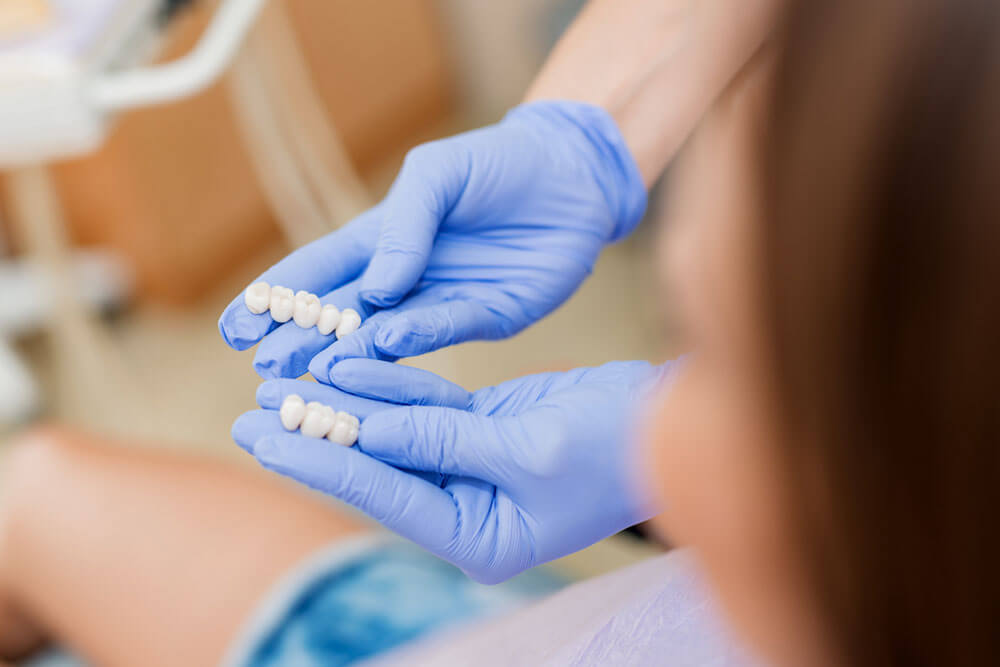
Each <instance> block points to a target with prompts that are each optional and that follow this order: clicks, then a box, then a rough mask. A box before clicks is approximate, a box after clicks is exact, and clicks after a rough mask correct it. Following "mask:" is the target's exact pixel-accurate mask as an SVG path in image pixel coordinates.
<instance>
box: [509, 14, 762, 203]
mask: <svg viewBox="0 0 1000 667" xmlns="http://www.w3.org/2000/svg"><path fill="white" fill-rule="evenodd" d="M779 3H780V0H592V2H591V3H590V4H589V5H588V6H587V8H586V9H585V10H584V11H583V13H582V14H581V15H580V17H579V18H578V19H577V20H576V22H575V23H574V24H573V25H572V26H571V27H570V29H569V30H568V31H567V33H566V35H565V36H564V37H563V38H562V40H560V42H559V44H558V45H557V46H556V48H555V50H554V51H553V53H552V55H551V56H550V57H549V60H548V62H547V63H546V65H545V67H544V68H543V69H542V71H541V73H540V74H539V75H538V78H537V79H536V80H535V82H534V84H532V86H531V88H530V89H529V91H528V94H527V96H526V98H525V101H534V100H543V99H567V100H576V101H580V102H588V103H590V104H594V105H597V106H600V107H603V108H604V109H606V110H607V111H608V112H609V113H610V114H611V115H612V117H614V119H615V120H616V121H617V122H618V126H619V127H620V128H621V131H622V134H623V135H624V136H625V140H626V142H627V143H628V145H629V148H630V149H631V150H632V154H633V155H634V156H635V158H636V161H637V162H638V164H639V169H640V171H641V172H642V175H643V179H644V180H645V182H646V184H647V185H650V184H651V183H652V182H653V181H655V180H656V179H657V178H658V177H659V175H660V174H661V173H662V171H663V170H664V168H665V167H666V166H667V164H668V163H669V161H670V160H671V159H672V158H673V156H674V155H675V154H676V153H677V151H678V150H679V149H680V147H681V146H682V145H683V144H684V142H685V140H686V139H687V137H688V135H689V134H690V133H691V132H692V131H693V130H694V128H695V126H696V125H697V124H698V122H699V120H700V119H701V117H702V116H703V115H704V114H705V113H706V112H707V111H708V109H709V107H711V105H712V103H713V102H714V101H715V99H716V98H717V97H718V96H719V95H720V94H721V93H722V91H723V90H724V89H725V88H726V87H727V86H728V85H729V83H730V82H731V81H732V80H733V79H734V78H735V77H736V75H737V74H738V73H739V71H740V70H741V69H742V68H743V66H744V65H745V64H746V63H747V62H748V61H749V60H750V59H751V57H752V56H753V55H754V53H756V52H757V50H758V49H759V48H760V46H761V44H763V42H764V41H765V39H766V37H767V35H768V32H769V29H770V27H771V25H772V22H773V20H774V16H775V13H776V10H777V8H778V7H779V6H780V5H779Z"/></svg>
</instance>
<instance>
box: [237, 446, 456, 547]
mask: <svg viewBox="0 0 1000 667" xmlns="http://www.w3.org/2000/svg"><path fill="white" fill-rule="evenodd" d="M254 456H255V457H256V458H257V460H258V461H259V462H260V464H261V465H262V466H264V467H265V468H267V469H268V470H271V471H273V472H276V473H278V474H280V475H284V476H285V477H290V478H291V479H294V480H295V481H297V482H300V483H302V484H305V485H306V486H308V487H310V488H312V489H315V490H317V491H320V492H321V493H325V494H327V495H329V496H333V497H334V498H337V499H339V500H342V501H344V502H345V503H347V504H348V505H351V506H353V507H356V508H357V509H359V510H361V511H362V512H364V513H365V514H367V515H368V516H370V517H371V518H373V519H374V520H376V521H378V522H379V523H381V524H382V525H384V526H385V527H386V528H388V529H389V530H392V531H394V532H396V533H398V534H399V535H401V536H403V537H405V538H407V539H409V540H412V541H413V542H416V543H417V544H419V545H420V546H422V547H424V548H425V549H427V550H428V551H431V552H432V553H435V554H437V555H443V554H444V553H445V551H446V549H447V546H448V544H449V542H450V540H451V539H452V538H453V536H454V534H455V530H456V525H457V522H458V514H457V510H456V508H455V503H454V501H453V500H452V498H451V496H449V495H448V494H447V493H446V492H445V491H443V490H442V489H441V488H440V487H438V486H435V485H433V484H431V483H429V482H428V481H426V480H424V479H422V478H420V477H417V476H415V475H413V474H410V473H407V472H404V471H402V470H399V469H397V468H394V467H392V466H390V465H388V464H386V463H382V462H381V461H378V460H376V459H373V458H372V457H370V456H368V455H367V454H364V453H362V452H361V451H359V450H357V449H355V448H348V447H341V446H339V445H334V444H331V443H330V442H327V441H325V440H318V439H310V438H306V437H304V436H302V435H299V434H294V433H281V434H275V435H270V436H267V437H264V438H262V439H261V440H260V441H258V442H257V444H256V446H255V447H254ZM428 517H434V520H433V521H429V520H428Z"/></svg>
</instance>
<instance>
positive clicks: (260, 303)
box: [243, 281, 271, 315]
mask: <svg viewBox="0 0 1000 667" xmlns="http://www.w3.org/2000/svg"><path fill="white" fill-rule="evenodd" d="M243 302H244V303H246V305H247V310H249V311H250V312H251V313H253V314H254V315H260V314H261V313H266V312H267V310H268V308H270V307H271V286H270V285H268V284H267V283H265V282H263V281H262V282H259V283H254V284H253V285H251V286H250V287H248V288H247V291H246V292H244V293H243Z"/></svg>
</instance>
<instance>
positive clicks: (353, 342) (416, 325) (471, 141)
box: [220, 102, 646, 382]
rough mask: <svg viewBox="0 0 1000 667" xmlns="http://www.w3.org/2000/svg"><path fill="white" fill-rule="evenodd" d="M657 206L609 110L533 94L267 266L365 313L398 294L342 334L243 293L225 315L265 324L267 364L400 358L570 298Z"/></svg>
mask: <svg viewBox="0 0 1000 667" xmlns="http://www.w3.org/2000/svg"><path fill="white" fill-rule="evenodd" d="M645 207H646V190H645V187H644V185H643V182H642V178H641V175H640V174H639V171H638V168H637V167H636V165H635V162H634V160H633V159H632V157H631V155H630V154H629V152H628V149H627V147H626V146H625V143H624V140H623V139H622V137H621V135H620V133H619V131H618V129H617V127H616V126H615V123H614V121H613V120H612V119H611V118H610V117H609V116H608V115H607V113H605V112H604V111H603V110H601V109H599V108H598V107H593V106H590V105H585V104H579V103H574V102H536V103H532V104H527V105H523V106H520V107H517V108H516V109H514V110H513V111H511V112H510V113H509V114H508V115H507V117H506V118H505V119H504V120H503V121H502V122H500V123H499V124H497V125H494V126H491V127H487V128H484V129H480V130H476V131H473V132H468V133H466V134H461V135H458V136H456V137H451V138H449V139H443V140H441V141H435V142H432V143H429V144H425V145H423V146H420V147H418V148H416V149H414V150H413V151H411V153H410V154H409V156H408V157H407V159H406V162H405V163H404V165H403V168H402V170H401V171H400V173H399V176H398V178H397V179H396V182H395V184H394V185H393V187H392V190H391V191H390V193H389V195H388V196H387V197H386V199H385V200H384V201H383V202H382V203H381V204H380V205H379V206H377V207H376V208H375V209H372V210H371V211H369V212H368V213H366V214H364V215H362V216H361V217H360V218H359V219H357V220H355V221H354V222H353V223H351V224H350V225H348V226H347V227H346V228H345V229H344V230H342V231H338V232H335V233H333V234H330V235H329V236H326V237H324V238H322V239H320V240H319V241H316V242H315V243H313V244H311V245H309V246H306V247H305V248H302V249H301V250H299V251H297V252H295V253H293V254H292V255H290V256H289V257H288V258H286V259H285V260H283V261H282V262H280V263H279V264H278V265H276V266H275V267H273V268H272V269H271V270H269V271H268V272H266V273H265V274H264V275H263V276H261V278H260V279H261V280H265V281H267V282H268V283H270V284H272V285H273V284H280V285H284V286H286V287H291V288H292V289H293V290H299V289H305V290H307V291H310V292H313V293H316V294H318V295H320V297H321V300H323V301H324V302H329V303H334V304H335V305H337V306H338V307H341V308H344V307H352V308H356V309H358V310H359V312H361V313H362V314H363V315H365V316H368V315H369V314H371V313H372V312H373V311H374V310H375V309H376V308H385V307H388V306H393V305H397V307H395V308H391V309H389V310H383V311H381V312H377V313H375V314H374V315H373V316H371V317H368V319H367V320H366V322H365V323H364V324H363V325H362V327H361V329H360V330H359V331H357V332H356V333H354V334H353V335H351V336H350V337H348V338H345V339H344V340H343V341H338V342H334V343H332V344H331V339H329V338H327V337H324V336H321V335H319V334H318V333H317V332H316V331H315V330H312V331H304V330H302V329H299V328H298V327H296V326H295V325H294V324H286V325H284V326H279V327H275V325H274V323H273V322H271V321H270V318H269V317H268V316H267V314H264V315H253V314H251V313H250V312H249V311H248V310H247V309H246V308H245V307H244V305H243V302H242V295H241V296H240V297H237V299H236V300H235V301H234V302H233V303H232V304H231V305H230V306H229V308H227V310H226V311H225V313H223V316H222V319H221V321H220V329H221V331H222V335H223V337H224V338H225V339H226V341H227V342H228V343H229V344H230V345H231V346H233V347H235V348H236V349H246V348H248V347H250V346H252V345H254V344H255V343H257V342H258V341H260V340H261V339H262V338H263V342H262V343H261V346H260V348H259V349H258V352H257V358H256V361H255V367H256V368H257V370H258V372H260V373H261V375H263V376H264V377H269V378H273V377H279V376H280V377H298V376H299V375H302V374H303V373H304V372H305V371H306V370H307V367H308V370H309V371H311V372H312V374H313V375H314V376H315V377H316V379H318V380H319V381H320V382H328V381H329V370H330V368H331V367H332V366H333V365H334V364H335V363H336V362H337V361H340V360H341V359H345V358H350V357H372V358H377V359H384V360H395V359H398V358H400V357H406V356H413V355H418V354H423V353H425V352H430V351H432V350H435V349H438V348H441V347H445V346H448V345H453V344H456V343H460V342H463V341H467V340H474V339H498V338H504V337H507V336H511V335H513V334H515V333H517V332H518V331H520V330H521V329H524V328H525V327H527V326H528V325H530V324H532V323H534V322H535V321H537V320H538V319H540V318H542V317H543V316H545V315H546V314H548V313H549V312H551V311H552V310H553V309H554V308H556V307H557V306H559V305H560V304H561V303H562V302H563V301H565V300H566V299H567V298H568V297H569V296H570V295H571V294H572V293H573V292H574V291H575V290H576V288H577V287H578V286H579V285H580V283H581V282H582V281H583V280H584V279H585V278H586V276H587V275H588V274H589V273H590V271H591V269H592V267H593V265H594V262H595V260H596V259H597V256H598V254H599V253H600V251H601V249H602V248H603V247H604V246H605V244H607V243H609V242H610V241H613V240H616V239H618V238H620V237H622V236H624V235H625V234H626V233H628V232H629V231H630V230H631V229H632V228H633V227H634V226H635V225H636V224H637V223H638V222H639V219H640V218H641V217H642V214H643V212H644V210H645ZM337 289H339V290H340V291H339V292H338V293H337V294H336V295H333V294H328V293H329V292H331V291H333V290H337ZM404 297H405V298H404ZM361 304H364V307H361ZM267 334H270V335H267ZM265 335H267V337H266V338H265ZM310 360H311V363H310Z"/></svg>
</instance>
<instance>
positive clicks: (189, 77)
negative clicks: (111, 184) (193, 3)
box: [0, 0, 266, 168]
mask: <svg viewBox="0 0 1000 667" xmlns="http://www.w3.org/2000/svg"><path fill="white" fill-rule="evenodd" d="M265 2H266V0H224V1H223V2H222V4H221V5H220V6H219V8H218V10H217V12H216V14H215V18H214V19H213V21H212V23H211V25H210V26H209V27H208V29H207V30H206V31H205V34H204V35H203V37H202V39H201V41H200V42H199V44H198V45H197V46H196V47H195V49H194V50H193V51H192V52H191V53H190V54H188V55H187V56H185V57H183V58H181V59H179V60H177V61H174V62H170V63H166V64H162V65H154V66H146V67H139V66H138V65H139V64H140V63H142V62H144V61H146V60H148V59H149V58H150V57H151V56H152V55H153V53H154V51H155V47H156V46H157V43H158V41H159V34H160V23H161V21H162V17H163V15H164V10H165V6H166V5H165V4H164V2H163V1H162V0H127V1H126V0H88V2H78V1H75V0H48V2H47V3H46V4H47V5H48V6H49V7H50V10H49V14H48V18H47V21H46V23H44V24H43V25H41V26H39V27H35V28H29V29H28V30H26V31H25V32H24V34H23V35H18V36H15V35H13V34H12V33H11V32H10V31H8V32H7V33H6V36H5V37H3V38H0V167H2V168H10V167H16V166H20V165H24V164H38V163H43V162H48V161H51V160H54V159H59V158H65V157H69V156H73V155H79V154H83V153H86V152H89V151H92V150H94V149H95V148H97V147H98V146H100V144H101V143H102V141H103V140H104V137H105V135H106V134H107V131H108V129H109V124H110V119H111V117H112V116H113V114H115V113H116V112H120V111H124V110H127V109H133V108H136V107H142V106H150V105H155V104H163V103H166V102H171V101H173V100H177V99H181V98H183V97H187V96H189V95H193V94H195V93H197V92H199V91H200V90H202V89H203V88H205V87H206V86H208V85H209V84H211V83H212V82H213V81H215V80H216V79H217V78H218V77H219V76H220V75H221V74H222V73H223V71H225V69H226V67H227V66H228V64H229V62H230V61H231V60H232V58H233V56H234V55H235V54H236V50H237V48H238V47H239V45H240V43H241V42H242V40H243V37H244V36H245V35H246V33H247V31H248V30H249V29H250V27H251V26H252V25H253V22H254V20H255V19H256V17H257V15H258V14H259V13H260V10H261V9H262V8H263V6H264V3H265Z"/></svg>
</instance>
